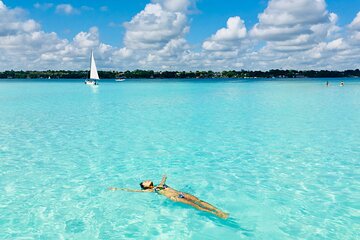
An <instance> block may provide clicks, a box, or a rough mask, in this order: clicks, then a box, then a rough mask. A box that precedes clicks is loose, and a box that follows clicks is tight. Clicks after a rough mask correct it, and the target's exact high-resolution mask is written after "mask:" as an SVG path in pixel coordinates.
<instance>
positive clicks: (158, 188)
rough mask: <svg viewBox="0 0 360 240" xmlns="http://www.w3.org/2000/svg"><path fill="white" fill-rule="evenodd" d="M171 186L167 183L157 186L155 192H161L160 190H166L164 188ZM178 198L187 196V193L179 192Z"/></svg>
mask: <svg viewBox="0 0 360 240" xmlns="http://www.w3.org/2000/svg"><path fill="white" fill-rule="evenodd" d="M168 187H169V186H168V185H166V184H164V185H163V186H162V187H155V189H154V190H155V192H159V191H161V190H164V189H166V188H168ZM177 197H178V198H184V199H185V198H186V197H185V194H184V193H182V192H181V193H179V195H178V196H177Z"/></svg>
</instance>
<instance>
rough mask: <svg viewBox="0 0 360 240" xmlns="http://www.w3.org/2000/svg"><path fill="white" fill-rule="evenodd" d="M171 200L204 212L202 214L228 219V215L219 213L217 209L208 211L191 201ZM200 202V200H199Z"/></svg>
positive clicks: (177, 198)
mask: <svg viewBox="0 0 360 240" xmlns="http://www.w3.org/2000/svg"><path fill="white" fill-rule="evenodd" d="M170 199H171V200H173V201H174V202H181V203H185V204H187V205H190V206H192V207H194V208H196V209H198V210H200V211H204V212H208V213H212V214H214V215H216V216H218V217H220V218H223V219H227V218H228V217H229V214H228V213H224V212H222V211H220V210H219V209H217V208H215V207H214V206H212V205H210V204H209V205H210V206H212V207H213V208H215V209H209V208H206V207H203V206H201V205H199V204H196V203H195V202H193V201H191V200H188V199H186V198H179V197H171V198H170ZM200 201H201V200H200Z"/></svg>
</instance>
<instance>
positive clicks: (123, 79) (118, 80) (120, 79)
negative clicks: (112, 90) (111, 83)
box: [115, 78, 126, 82]
mask: <svg viewBox="0 0 360 240" xmlns="http://www.w3.org/2000/svg"><path fill="white" fill-rule="evenodd" d="M125 80H126V79H125V78H119V79H115V82H123V81H125Z"/></svg>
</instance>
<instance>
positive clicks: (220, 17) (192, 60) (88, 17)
mask: <svg viewBox="0 0 360 240" xmlns="http://www.w3.org/2000/svg"><path fill="white" fill-rule="evenodd" d="M91 50H94V54H95V58H96V60H97V65H98V68H99V69H102V70H112V69H113V70H120V71H123V70H133V69H153V70H164V71H165V70H216V71H220V70H229V69H234V70H241V69H246V70H269V69H298V70H308V69H315V70H318V69H328V70H344V69H356V68H360V61H359V60H360V0H341V1H340V0H227V1H220V0H147V1H146V0H102V1H95V0H87V1H85V0H76V1H75V0H67V1H66V0H65V1H64V0H45V1H41V0H0V71H4V70H11V69H14V70H47V69H53V70H60V69H65V70H80V69H87V68H88V67H89V66H88V65H89V56H90V52H91Z"/></svg>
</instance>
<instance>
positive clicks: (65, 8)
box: [56, 4, 79, 15]
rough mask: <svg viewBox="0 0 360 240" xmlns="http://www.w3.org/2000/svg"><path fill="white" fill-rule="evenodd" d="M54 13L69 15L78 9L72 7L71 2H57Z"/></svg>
mask: <svg viewBox="0 0 360 240" xmlns="http://www.w3.org/2000/svg"><path fill="white" fill-rule="evenodd" d="M56 13H60V14H65V15H71V14H78V13H79V10H78V9H76V8H74V7H73V6H72V5H71V4H59V5H57V6H56Z"/></svg>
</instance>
